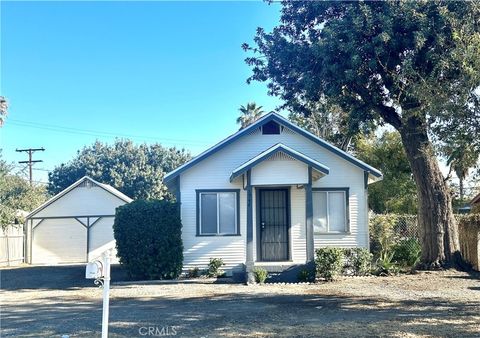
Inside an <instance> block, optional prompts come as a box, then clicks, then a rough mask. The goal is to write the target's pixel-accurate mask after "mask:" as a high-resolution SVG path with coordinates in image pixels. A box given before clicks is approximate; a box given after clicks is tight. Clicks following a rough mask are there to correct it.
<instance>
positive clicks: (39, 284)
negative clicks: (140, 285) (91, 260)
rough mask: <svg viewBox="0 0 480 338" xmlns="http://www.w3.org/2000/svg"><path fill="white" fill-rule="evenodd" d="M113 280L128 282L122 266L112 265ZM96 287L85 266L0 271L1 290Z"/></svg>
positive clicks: (31, 267) (33, 267)
mask: <svg viewBox="0 0 480 338" xmlns="http://www.w3.org/2000/svg"><path fill="white" fill-rule="evenodd" d="M111 274H112V279H115V280H128V278H127V274H126V272H125V270H123V269H122V268H121V267H120V265H112V267H111ZM86 286H94V284H93V281H92V280H91V279H85V264H79V265H56V266H25V267H17V268H11V269H8V268H7V269H1V270H0V289H2V290H22V289H58V290H66V289H72V288H78V287H86Z"/></svg>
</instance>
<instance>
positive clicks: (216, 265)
mask: <svg viewBox="0 0 480 338" xmlns="http://www.w3.org/2000/svg"><path fill="white" fill-rule="evenodd" d="M223 265H225V263H223V260H222V259H221V258H210V262H209V263H208V272H207V276H208V277H220V276H222V275H223V274H224V272H223V270H222V269H220V268H221V267H222V266H223Z"/></svg>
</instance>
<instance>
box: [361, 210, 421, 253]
mask: <svg viewBox="0 0 480 338" xmlns="http://www.w3.org/2000/svg"><path fill="white" fill-rule="evenodd" d="M369 227H370V251H371V253H372V254H373V256H374V258H379V257H380V256H381V255H382V253H383V254H385V253H387V252H393V251H394V249H395V248H399V247H400V246H401V247H402V249H403V250H404V251H415V250H418V248H419V246H420V236H419V233H418V230H419V229H418V220H417V215H399V214H386V215H375V214H374V215H370V222H369Z"/></svg>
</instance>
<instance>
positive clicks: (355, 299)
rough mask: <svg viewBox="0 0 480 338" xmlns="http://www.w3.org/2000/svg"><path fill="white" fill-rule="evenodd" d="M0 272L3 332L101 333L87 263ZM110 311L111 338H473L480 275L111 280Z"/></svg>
mask: <svg viewBox="0 0 480 338" xmlns="http://www.w3.org/2000/svg"><path fill="white" fill-rule="evenodd" d="M0 273H1V279H2V285H1V287H2V291H1V305H2V308H1V326H2V327H1V336H2V337H6V336H22V337H45V336H55V337H60V336H61V335H64V334H66V335H69V336H70V337H95V336H99V335H100V331H101V326H100V321H101V290H100V289H98V288H96V287H93V286H87V285H90V283H91V281H87V282H85V280H83V279H82V280H79V279H78V278H77V277H78V276H82V273H83V267H76V268H72V269H70V270H68V269H66V270H65V271H63V272H61V273H60V272H58V271H56V270H54V269H51V270H48V269H47V270H40V271H39V270H38V269H37V270H35V268H21V269H10V270H0ZM66 274H67V275H68V276H70V277H68V276H66ZM72 274H73V275H75V278H73V277H71V276H73V275H72ZM77 275H78V276H77ZM62 276H63V277H62ZM17 278H18V279H17ZM16 280H17V282H15V281H16ZM35 285H39V286H38V288H35ZM110 311H111V312H110V314H111V317H110V333H111V334H110V336H111V337H149V336H181V337H217V336H223V337H239V336H240V337H270V336H285V337H295V336H297V337H372V336H373V337H479V336H480V276H479V275H472V274H466V273H459V272H455V271H445V272H432V273H419V274H415V275H403V276H398V277H388V278H385V277H350V278H344V279H342V280H340V281H338V282H334V283H320V284H315V285H306V284H287V285H281V284H270V285H257V286H244V285H239V284H211V283H207V282H205V283H201V284H199V283H196V284H167V285H165V284H158V283H157V284H155V283H153V284H145V283H144V284H142V283H138V284H133V283H132V284H123V285H113V288H112V293H111V309H110Z"/></svg>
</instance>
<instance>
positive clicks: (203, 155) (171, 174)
mask: <svg viewBox="0 0 480 338" xmlns="http://www.w3.org/2000/svg"><path fill="white" fill-rule="evenodd" d="M270 121H275V122H277V123H279V124H281V125H283V126H284V127H287V128H288V129H290V130H292V131H294V132H296V133H298V134H300V135H302V136H304V137H306V138H307V139H309V140H311V141H313V142H315V143H316V144H318V145H320V146H321V147H323V148H325V149H327V150H329V151H331V152H332V153H334V154H335V155H338V156H340V157H341V158H343V159H345V160H347V161H348V162H350V163H352V164H354V165H356V166H357V167H359V168H361V169H363V170H365V171H367V172H369V174H371V175H373V176H374V177H376V178H382V176H383V175H382V173H381V172H380V171H379V170H378V169H375V168H374V167H372V166H370V165H368V164H366V163H365V162H363V161H360V160H359V159H357V158H355V157H353V156H352V155H350V154H349V153H347V152H345V151H343V150H341V149H339V148H337V147H335V146H334V145H331V144H330V143H328V142H326V141H324V140H322V139H321V138H319V137H317V136H315V135H313V134H312V133H310V132H308V131H306V130H305V129H302V128H300V127H299V126H297V125H296V124H294V123H292V122H291V121H289V120H287V119H286V118H284V117H283V116H281V115H279V114H277V113H274V112H272V113H269V114H267V115H265V116H263V117H261V118H260V119H258V120H257V121H256V122H255V123H253V124H251V125H250V126H248V127H247V128H244V129H241V130H239V131H237V132H236V133H235V134H232V135H230V136H229V137H227V138H226V139H224V140H223V141H221V142H219V143H217V144H216V145H214V146H213V147H211V148H210V149H208V150H206V151H204V152H203V153H201V154H200V155H198V156H196V157H194V158H193V159H192V160H190V161H189V162H187V163H185V164H183V165H182V166H180V167H178V168H177V169H175V170H173V171H171V172H169V173H168V174H167V175H165V177H164V181H165V182H169V181H171V180H173V179H174V178H176V177H177V176H178V175H180V174H181V173H183V172H184V171H185V170H187V169H189V168H191V167H192V166H194V165H195V164H197V163H199V162H200V161H202V160H204V159H206V158H207V157H209V156H210V155H213V154H215V153H216V152H217V151H219V150H221V149H223V148H224V147H226V146H227V145H229V144H231V143H233V142H235V141H236V140H238V139H239V138H241V137H242V136H244V135H248V134H249V133H251V132H252V131H253V130H255V129H256V128H258V127H259V126H261V125H264V124H265V123H268V122H270Z"/></svg>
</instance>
